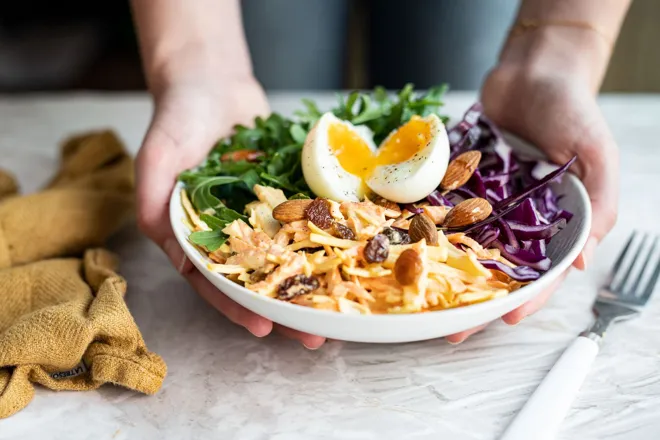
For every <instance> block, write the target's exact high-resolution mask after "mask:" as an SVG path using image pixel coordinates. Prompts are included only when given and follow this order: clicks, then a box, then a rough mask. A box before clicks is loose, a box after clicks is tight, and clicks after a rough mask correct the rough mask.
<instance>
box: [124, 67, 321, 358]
mask: <svg viewBox="0 0 660 440" xmlns="http://www.w3.org/2000/svg"><path fill="white" fill-rule="evenodd" d="M162 90H163V91H162V92H159V93H155V111H154V116H153V118H152V121H151V125H150V127H149V130H148V131H147V134H146V136H145V138H144V142H143V144H142V147H141V148H140V151H139V153H138V156H137V159H136V177H137V202H138V225H139V227H140V229H141V230H142V232H143V233H144V234H145V235H147V236H148V237H149V238H150V239H151V240H153V241H154V242H155V243H156V244H158V245H159V246H160V247H161V248H162V250H163V251H164V252H165V253H166V254H167V256H168V257H169V259H170V261H171V262H172V264H173V265H174V266H175V267H176V268H177V270H178V271H179V272H180V273H181V274H182V275H183V276H184V277H185V278H186V279H187V280H188V282H190V284H191V285H192V286H193V288H194V289H195V290H196V291H197V292H198V293H199V294H200V295H201V296H202V297H203V298H204V299H205V300H206V301H207V302H209V303H210V304H211V305H212V306H213V307H215V308H216V309H218V310H219V311H220V312H221V313H222V314H224V315H225V316H226V317H227V318H229V319H230V320H231V321H233V322H234V323H236V324H238V325H241V326H243V327H245V328H246V329H247V330H249V331H250V332H251V333H252V334H254V335H255V336H258V337H263V336H266V335H268V334H269V333H271V331H272V330H273V328H274V327H273V323H272V322H271V321H269V320H267V319H265V318H263V317H261V316H259V315H256V314H254V313H252V312H251V311H249V310H247V309H245V308H244V307H242V306H241V305H239V304H237V303H235V302H234V301H232V300H231V299H229V298H228V297H227V296H226V295H224V294H223V293H222V292H220V291H219V290H218V289H217V288H216V287H215V286H213V284H211V283H210V282H209V281H208V280H207V279H206V278H205V277H204V276H203V275H202V274H201V273H200V272H199V271H198V270H197V269H196V268H195V267H194V265H193V264H192V263H191V262H190V261H188V260H187V258H186V257H185V254H184V252H183V250H182V249H181V247H180V246H179V244H178V242H177V240H176V238H175V237H174V233H173V231H172V227H171V226H170V220H169V198H170V195H171V193H172V189H173V187H174V185H175V183H176V179H177V177H178V175H179V173H180V172H181V171H183V170H185V169H188V168H191V167H194V166H196V165H198V164H199V163H201V162H202V161H203V160H204V159H205V158H206V155H207V154H208V152H209V150H210V149H211V148H212V147H213V145H214V144H215V143H216V142H217V141H218V139H219V138H221V137H223V136H225V135H227V134H228V133H229V132H230V131H231V129H232V127H233V126H234V124H237V123H241V124H246V125H249V124H251V123H252V122H253V119H254V117H255V116H257V115H262V116H267V115H268V114H269V106H268V102H267V99H266V96H265V94H264V92H263V90H262V88H261V86H260V85H259V84H258V82H257V81H256V80H254V79H252V78H248V79H244V78H241V79H238V80H237V79H232V78H230V79H214V80H203V79H202V80H200V79H195V80H191V81H184V82H182V83H180V84H176V85H172V86H168V87H164V88H163V89H162ZM275 329H276V330H277V331H279V332H280V333H282V334H284V335H285V336H288V337H290V338H293V339H296V340H298V341H300V342H301V343H302V344H303V345H305V346H306V347H308V348H312V349H314V348H318V347H320V346H321V345H322V344H323V343H324V341H325V339H324V338H322V337H320V336H314V335H308V334H305V333H301V332H298V331H295V330H292V329H287V328H284V327H280V326H275Z"/></svg>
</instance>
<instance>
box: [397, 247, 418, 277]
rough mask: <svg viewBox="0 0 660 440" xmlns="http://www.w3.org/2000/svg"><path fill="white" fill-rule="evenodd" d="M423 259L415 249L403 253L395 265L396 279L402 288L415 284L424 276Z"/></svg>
mask: <svg viewBox="0 0 660 440" xmlns="http://www.w3.org/2000/svg"><path fill="white" fill-rule="evenodd" d="M422 269H423V267H422V258H421V257H420V256H419V253H418V252H417V251H416V250H415V249H406V250H405V251H403V252H401V255H399V258H397V259H396V263H394V277H395V278H396V280H397V281H398V282H399V284H401V285H402V286H408V285H410V284H415V283H416V282H417V281H418V280H419V277H420V276H421V275H422Z"/></svg>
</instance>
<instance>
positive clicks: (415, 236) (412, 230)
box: [408, 214, 438, 246]
mask: <svg viewBox="0 0 660 440" xmlns="http://www.w3.org/2000/svg"><path fill="white" fill-rule="evenodd" d="M408 235H410V241H412V242H413V243H417V242H418V241H421V240H422V239H425V240H426V244H428V245H429V246H437V245H438V230H437V229H436V227H435V225H434V224H433V222H432V221H431V219H429V218H428V217H427V216H425V215H424V214H418V215H416V216H414V217H413V219H412V220H411V221H410V227H409V228H408Z"/></svg>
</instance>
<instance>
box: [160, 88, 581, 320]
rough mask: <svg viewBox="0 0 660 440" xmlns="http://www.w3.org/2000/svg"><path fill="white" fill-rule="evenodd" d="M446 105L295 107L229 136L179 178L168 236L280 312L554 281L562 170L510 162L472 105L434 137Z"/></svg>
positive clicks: (385, 98)
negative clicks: (177, 228) (177, 229)
mask: <svg viewBox="0 0 660 440" xmlns="http://www.w3.org/2000/svg"><path fill="white" fill-rule="evenodd" d="M444 92H445V87H444V86H439V87H435V88H431V89H429V90H428V91H426V92H425V93H415V91H414V90H413V87H412V86H411V85H408V86H406V87H405V88H403V89H402V90H400V91H398V93H396V94H395V95H389V94H388V93H386V92H385V90H383V89H380V88H377V89H375V90H374V91H373V92H370V93H362V92H353V93H350V94H348V96H340V97H339V102H338V104H337V105H336V106H335V107H334V108H331V109H328V110H327V111H321V110H319V109H318V108H317V106H316V104H315V103H314V102H311V101H308V100H303V104H304V109H303V110H300V111H298V112H296V113H295V114H294V116H293V117H291V118H286V117H283V116H282V115H279V114H277V113H273V114H271V115H270V116H269V117H268V118H266V119H262V118H257V119H255V121H254V126H252V127H246V126H237V127H235V131H234V133H233V134H231V136H228V137H226V138H224V139H221V140H220V141H219V142H218V144H217V145H216V146H215V147H214V148H213V150H212V151H211V152H210V153H209V156H208V158H207V159H206V161H205V162H204V163H202V164H201V165H200V166H198V167H197V168H195V169H191V170H187V171H185V172H183V173H182V174H181V175H180V177H179V180H180V183H179V185H178V186H177V189H176V191H178V194H177V197H176V200H177V201H178V202H180V204H181V208H182V212H183V213H185V215H183V216H182V217H181V218H177V219H173V221H179V222H183V224H184V225H185V227H186V229H187V230H188V234H187V237H186V240H187V242H188V243H189V244H190V245H191V246H194V248H195V249H196V251H197V252H198V253H199V254H200V255H203V256H204V257H205V258H204V260H203V261H204V266H205V269H207V270H208V271H210V272H212V273H215V274H219V275H221V276H222V277H224V278H225V279H227V280H229V281H230V282H231V283H234V284H235V285H237V286H240V287H242V288H243V289H246V290H247V291H249V292H250V293H251V294H255V295H258V296H260V297H264V298H268V299H270V300H274V301H279V302H284V303H289V305H293V306H300V307H307V308H312V309H320V310H323V311H331V312H336V313H339V314H348V315H401V314H406V315H408V314H419V313H426V312H435V311H441V310H448V309H458V308H464V307H465V306H468V305H474V304H477V303H484V302H488V301H493V300H497V299H500V298H505V297H507V296H509V295H510V294H512V293H513V292H515V291H517V290H520V289H521V288H524V287H525V286H527V285H529V284H530V283H531V284H534V283H535V282H537V280H539V278H541V277H542V276H543V275H544V274H545V273H546V272H548V271H549V270H550V269H551V268H553V261H552V260H551V258H550V257H549V256H548V252H547V247H548V245H549V244H550V242H551V241H553V240H555V239H556V237H557V235H561V233H562V230H564V229H565V228H566V226H567V225H568V224H569V223H570V222H571V221H574V220H573V213H571V212H569V211H568V210H566V209H562V208H560V202H559V200H560V198H561V197H562V194H558V193H556V191H555V189H554V187H553V185H552V184H551V183H556V182H558V181H559V180H561V178H562V175H563V174H564V173H565V172H566V171H567V169H568V168H569V167H570V165H571V164H572V163H573V161H574V160H575V158H573V159H571V160H570V161H568V162H567V163H565V164H560V165H551V164H549V163H546V162H544V161H543V160H539V159H538V158H535V157H533V156H530V157H527V156H523V155H522V154H520V153H518V152H517V151H515V150H514V149H512V148H511V146H510V145H509V143H508V142H507V140H506V139H505V138H504V136H503V135H502V134H501V133H500V132H499V130H498V128H497V127H496V126H495V125H494V124H493V123H492V122H491V121H489V119H488V118H487V117H486V116H485V115H484V114H483V112H482V108H481V105H480V104H479V103H475V104H474V105H473V106H472V107H470V108H469V109H468V110H467V111H466V112H465V114H464V115H463V118H462V119H461V120H459V121H458V122H457V123H455V124H452V125H451V127H448V126H447V124H448V118H447V117H446V116H444V115H442V113H441V109H442V106H443V103H442V97H443V95H444ZM576 180H577V179H576ZM582 191H583V188H582ZM173 200H175V198H173ZM583 235H584V234H583ZM581 239H582V240H583V239H584V237H582V238H581ZM196 265H197V266H198V267H200V266H199V262H197V263H196ZM305 330H306V329H305Z"/></svg>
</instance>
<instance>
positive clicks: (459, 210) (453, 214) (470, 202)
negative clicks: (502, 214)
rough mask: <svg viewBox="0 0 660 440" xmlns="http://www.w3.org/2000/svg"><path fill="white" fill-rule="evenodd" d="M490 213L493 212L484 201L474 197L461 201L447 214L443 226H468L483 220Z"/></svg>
mask: <svg viewBox="0 0 660 440" xmlns="http://www.w3.org/2000/svg"><path fill="white" fill-rule="evenodd" d="M491 212H493V207H492V206H490V203H488V200H486V199H482V198H481V197H475V198H472V199H467V200H463V201H462V202H461V203H459V204H458V205H456V206H454V207H453V208H452V209H451V211H449V212H448V213H447V216H446V217H445V221H444V223H443V226H444V227H446V228H459V227H461V226H468V225H471V224H474V223H477V222H480V221H481V220H485V219H486V218H487V217H488V216H489V215H490V213H491Z"/></svg>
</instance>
